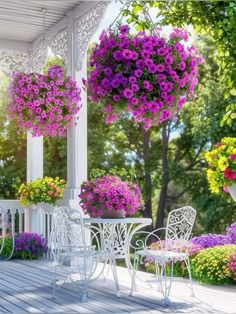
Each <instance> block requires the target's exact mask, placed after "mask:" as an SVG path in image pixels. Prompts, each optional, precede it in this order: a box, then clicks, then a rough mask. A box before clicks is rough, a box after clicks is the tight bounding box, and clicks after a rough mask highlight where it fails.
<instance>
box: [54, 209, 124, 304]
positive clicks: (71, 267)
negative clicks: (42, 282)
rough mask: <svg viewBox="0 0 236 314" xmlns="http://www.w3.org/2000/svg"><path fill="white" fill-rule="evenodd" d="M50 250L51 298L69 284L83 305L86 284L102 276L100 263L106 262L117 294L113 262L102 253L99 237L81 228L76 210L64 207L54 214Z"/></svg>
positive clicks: (107, 254)
mask: <svg viewBox="0 0 236 314" xmlns="http://www.w3.org/2000/svg"><path fill="white" fill-rule="evenodd" d="M49 246H50V250H51V252H52V255H53V258H54V279H53V297H54V298H55V295H56V290H57V289H58V288H60V287H61V286H62V285H65V284H67V283H69V284H73V285H74V288H75V289H76V290H78V291H79V292H82V295H81V301H86V300H87V295H88V283H89V282H91V281H93V280H94V279H96V278H97V277H98V276H99V274H101V272H102V270H101V271H99V269H98V268H99V267H98V264H99V262H104V265H105V264H106V263H107V262H108V261H109V262H110V264H111V266H112V270H113V277H114V281H115V286H116V292H117V294H119V286H118V279H117V273H116V264H115V260H114V258H113V257H112V256H111V255H110V253H109V252H108V251H102V250H101V245H100V236H99V234H98V233H97V232H94V230H93V229H92V228H89V226H88V225H86V226H85V225H84V223H83V218H82V216H81V213H80V212H79V211H78V210H76V209H72V208H70V207H66V206H62V207H58V208H56V209H55V210H54V212H53V216H52V231H51V234H50V240H49ZM100 268H101V265H100ZM96 271H97V272H96Z"/></svg>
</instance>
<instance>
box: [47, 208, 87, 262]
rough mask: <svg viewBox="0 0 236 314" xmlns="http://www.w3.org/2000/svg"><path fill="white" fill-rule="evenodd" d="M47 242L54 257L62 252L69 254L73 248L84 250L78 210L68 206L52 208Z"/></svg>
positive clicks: (80, 217) (82, 228) (81, 225)
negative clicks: (50, 228) (50, 227)
mask: <svg viewBox="0 0 236 314" xmlns="http://www.w3.org/2000/svg"><path fill="white" fill-rule="evenodd" d="M49 242H50V248H51V251H52V254H53V256H54V259H57V258H59V256H60V254H62V253H63V254H68V255H69V254H70V253H71V251H72V250H74V249H75V248H76V249H77V250H79V249H81V250H86V241H85V229H84V225H83V218H82V215H81V213H80V212H79V210H77V209H73V208H70V207H68V206H61V207H57V208H56V209H55V210H54V212H53V214H52V231H51V234H50V241H49Z"/></svg>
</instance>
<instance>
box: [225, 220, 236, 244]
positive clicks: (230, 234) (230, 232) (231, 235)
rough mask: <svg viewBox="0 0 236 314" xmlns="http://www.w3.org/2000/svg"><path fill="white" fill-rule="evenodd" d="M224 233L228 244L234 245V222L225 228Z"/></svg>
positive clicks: (235, 234) (235, 228)
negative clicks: (225, 232)
mask: <svg viewBox="0 0 236 314" xmlns="http://www.w3.org/2000/svg"><path fill="white" fill-rule="evenodd" d="M226 231H227V236H228V238H229V241H230V243H232V244H236V222H235V223H233V224H232V225H230V226H229V227H227V229H226Z"/></svg>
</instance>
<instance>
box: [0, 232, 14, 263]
mask: <svg viewBox="0 0 236 314" xmlns="http://www.w3.org/2000/svg"><path fill="white" fill-rule="evenodd" d="M3 243H4V244H3ZM2 244H3V250H2V252H1V255H0V257H2V258H3V259H5V258H8V257H10V256H11V253H12V248H13V241H12V238H11V237H9V236H7V237H5V239H3V238H0V248H1V247H2Z"/></svg>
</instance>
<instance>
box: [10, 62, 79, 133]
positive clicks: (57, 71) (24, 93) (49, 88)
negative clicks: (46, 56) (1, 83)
mask: <svg viewBox="0 0 236 314" xmlns="http://www.w3.org/2000/svg"><path fill="white" fill-rule="evenodd" d="M80 92H81V91H80V89H79V88H78V87H77V86H76V82H75V81H74V80H73V79H72V78H71V77H70V76H66V75H65V74H64V73H63V69H62V68H61V67H60V66H56V65H53V66H51V67H50V68H49V69H48V73H47V75H43V74H38V73H30V74H25V73H14V74H13V76H12V81H11V83H10V86H9V103H8V106H7V108H6V111H7V117H8V118H9V119H10V120H14V121H15V122H16V123H17V125H18V127H19V128H20V129H23V130H30V131H31V132H32V135H33V136H45V137H48V136H61V137H62V136H65V135H66V130H67V129H68V128H69V127H70V126H71V125H73V124H74V123H75V115H76V114H77V113H78V112H79V110H80V107H81V98H80Z"/></svg>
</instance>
